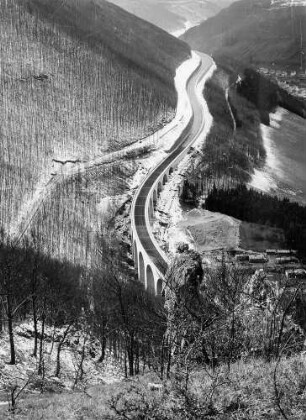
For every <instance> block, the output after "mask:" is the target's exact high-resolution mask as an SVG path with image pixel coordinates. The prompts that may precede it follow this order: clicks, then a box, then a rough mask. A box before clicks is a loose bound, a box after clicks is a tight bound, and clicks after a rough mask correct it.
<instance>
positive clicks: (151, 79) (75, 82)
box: [0, 0, 188, 229]
mask: <svg viewBox="0 0 306 420" xmlns="http://www.w3.org/2000/svg"><path fill="white" fill-rule="evenodd" d="M68 3H69V2H65V8H63V7H59V6H60V5H61V4H62V2H57V1H55V2H52V5H51V4H50V2H49V5H47V4H46V2H44V1H26V2H19V1H18V0H6V1H4V2H2V3H1V27H0V36H1V45H0V51H1V56H2V57H5V59H3V60H1V64H0V86H1V92H2V95H1V109H2V112H1V115H0V125H1V131H0V163H1V173H0V221H1V224H2V226H3V227H4V228H5V229H7V228H8V227H9V226H10V225H11V223H12V222H13V221H14V220H15V219H16V217H17V215H18V212H19V210H20V208H21V206H22V204H23V203H24V202H25V201H26V200H30V199H31V197H32V195H33V191H34V190H35V188H36V187H37V185H38V182H39V181H40V180H41V179H42V178H43V177H45V178H48V176H50V173H51V172H52V168H53V159H54V158H57V159H62V160H65V159H80V160H87V159H88V158H89V157H90V158H93V157H95V156H99V155H101V154H102V155H103V153H105V152H106V151H109V150H114V149H119V148H121V147H122V146H123V145H126V144H128V143H132V142H133V141H135V140H137V139H139V138H142V137H144V136H146V135H147V134H149V133H151V132H152V131H154V130H155V129H156V128H157V127H159V126H160V124H161V123H164V122H165V121H167V120H169V119H171V118H172V116H173V108H174V106H175V102H176V94H175V91H174V87H173V80H172V76H173V73H174V69H175V66H176V65H177V64H178V63H179V62H180V60H183V59H184V58H185V56H186V55H188V49H187V47H184V44H181V43H180V42H179V41H176V40H174V42H175V43H174V45H172V44H171V40H172V38H171V39H170V37H169V36H168V35H167V34H164V32H162V31H160V30H159V32H158V33H156V32H155V33H154V37H153V40H155V41H156V48H155V49H154V53H153V54H152V55H151V56H150V52H149V49H147V50H146V52H145V54H143V57H142V60H143V63H145V65H144V66H141V63H140V57H141V54H142V48H144V49H145V48H147V47H148V45H147V44H146V42H145V41H144V42H143V43H142V44H139V45H137V54H136V55H135V54H134V53H133V51H134V50H135V45H134V49H132V47H131V46H130V47H129V48H128V46H127V45H123V44H120V40H118V39H117V41H116V45H117V50H113V49H112V42H111V41H112V36H113V34H112V31H113V32H114V26H116V24H117V25H119V24H122V22H123V21H124V16H125V15H126V14H125V15H122V14H121V15H120V14H119V16H120V19H121V20H119V21H118V22H117V23H116V20H115V16H116V14H114V11H113V10H112V9H111V8H110V5H108V6H107V7H106V3H104V2H100V6H99V7H98V6H97V4H98V3H97V4H96V9H95V8H92V7H91V6H89V3H88V2H87V1H85V0H84V1H79V2H75V3H72V2H70V3H69V4H68ZM63 4H64V3H63ZM29 5H30V6H31V7H28V6H29ZM47 6H48V7H47ZM97 7H98V9H97ZM113 7H114V6H113ZM52 8H55V9H56V10H57V11H58V13H59V12H60V16H57V15H56V14H54V15H52V16H53V17H52V16H51V15H50V14H48V13H49V12H51V11H52ZM103 8H104V9H103ZM95 10H98V11H99V13H98V14H97V15H93V12H94V11H95ZM44 11H45V12H46V15H44V14H43V12H44ZM54 11H55V10H54ZM85 11H89V12H90V13H89V12H88V17H87V19H85V18H84V16H85V15H84V13H85ZM68 12H70V15H69V16H70V20H69V19H68V17H67V16H68ZM82 12H83V14H82V15H80V13H82ZM108 15H109V17H110V18H109V24H108V25H104V26H103V22H104V23H105V20H106V21H107V17H108ZM93 16H96V18H97V20H96V21H95V25H96V27H95V29H96V30H97V28H98V27H101V25H102V26H103V29H104V32H102V36H101V37H100V38H97V37H93V34H92V33H91V31H92V27H91V26H90V23H92V22H91V21H90V19H93ZM51 17H52V19H50V18H51ZM80 17H82V19H83V20H82V19H81V18H80ZM102 17H103V20H102ZM99 19H100V20H99ZM135 19H136V18H135ZM131 25H133V19H132V18H131V17H129V19H128V20H126V21H124V29H122V30H123V32H125V31H130V32H131V36H130V37H128V39H129V42H130V43H131V44H132V43H133V42H135V43H136V42H137V40H138V39H139V38H140V36H141V33H142V37H143V38H144V39H145V38H146V36H144V33H145V34H148V32H150V30H151V26H150V25H149V24H146V23H145V22H142V23H141V25H140V24H139V22H138V20H137V21H135V22H134V26H133V27H132V26H131ZM67 27H68V28H67ZM142 31H144V32H142ZM135 33H136V34H137V36H135V35H133V34H135ZM106 35H107V36H106ZM163 35H165V36H166V37H167V38H166V40H165V42H164V45H162V42H163ZM103 36H104V37H103ZM120 36H121V35H120V34H118V33H117V34H116V37H119V38H120ZM116 37H114V39H116ZM123 39H125V38H123ZM169 39H170V40H169ZM157 40H159V43H157ZM114 42H115V41H114ZM182 45H183V47H182V51H183V52H182V53H181V55H180V54H178V58H174V56H175V53H176V52H178V51H179V48H180V46H182ZM123 51H124V54H123ZM158 57H159V60H160V61H158ZM171 57H172V58H171ZM167 59H168V60H167ZM155 60H156V66H155V67H154V66H153V65H152V72H151V73H150V74H148V73H147V72H146V70H145V67H146V66H147V65H150V63H152V62H153V61H155ZM163 60H164V61H165V63H166V64H161V62H163Z"/></svg>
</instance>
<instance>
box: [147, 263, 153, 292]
mask: <svg viewBox="0 0 306 420" xmlns="http://www.w3.org/2000/svg"><path fill="white" fill-rule="evenodd" d="M147 290H148V292H149V293H152V294H154V295H155V281H154V274H153V271H152V268H151V266H150V265H147Z"/></svg>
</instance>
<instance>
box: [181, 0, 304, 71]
mask: <svg viewBox="0 0 306 420" xmlns="http://www.w3.org/2000/svg"><path fill="white" fill-rule="evenodd" d="M271 3H272V2H271V0H255V1H253V0H252V1H251V0H240V1H237V2H235V3H233V4H232V5H231V6H230V7H228V8H227V9H224V10H222V11H221V12H220V13H219V14H218V15H217V16H214V17H212V18H210V19H208V20H207V21H205V22H203V23H202V24H201V25H200V26H198V27H196V28H192V29H190V30H189V31H188V32H187V33H186V34H185V35H184V36H183V39H184V40H186V41H187V42H188V43H189V44H190V45H191V46H192V48H195V49H199V50H201V51H205V52H207V53H210V54H213V55H214V56H215V55H225V56H227V57H232V58H235V59H236V60H240V61H243V62H245V63H248V64H254V65H266V66H271V65H275V66H277V67H279V66H282V67H285V68H294V69H297V68H299V67H300V61H301V53H302V54H303V53H304V54H305V53H306V44H305V43H302V45H301V39H305V36H306V7H305V6H300V7H299V6H296V7H289V5H288V6H287V7H282V8H278V7H271Z"/></svg>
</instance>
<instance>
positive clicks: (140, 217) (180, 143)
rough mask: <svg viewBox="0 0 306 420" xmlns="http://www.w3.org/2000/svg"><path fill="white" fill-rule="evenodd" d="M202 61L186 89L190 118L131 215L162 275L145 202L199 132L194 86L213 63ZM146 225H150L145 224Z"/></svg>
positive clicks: (200, 121)
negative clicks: (156, 182)
mask: <svg viewBox="0 0 306 420" xmlns="http://www.w3.org/2000/svg"><path fill="white" fill-rule="evenodd" d="M199 55H200V56H201V59H202V63H201V66H200V67H199V68H198V70H197V71H196V72H195V73H194V74H193V76H192V77H191V79H190V80H189V82H188V85H187V92H188V95H189V98H190V102H191V106H192V111H193V117H192V119H191V121H190V123H189V124H188V126H187V127H186V129H185V130H184V132H183V133H182V135H181V136H180V137H179V138H178V140H177V141H176V143H175V144H174V146H173V147H172V148H171V149H170V150H169V155H168V156H167V157H166V158H165V159H164V160H163V161H162V162H161V163H160V164H159V165H158V166H157V168H156V169H155V170H154V171H153V172H151V174H150V175H149V176H148V178H147V179H146V181H145V182H144V184H143V185H142V186H141V190H140V191H139V192H138V197H137V199H136V203H135V212H134V214H133V215H132V217H134V223H135V227H136V230H137V234H138V237H139V239H140V241H141V243H142V245H143V248H144V249H145V250H146V252H147V254H148V256H149V258H150V260H151V261H152V263H153V264H154V265H155V266H156V268H157V269H158V270H159V271H160V272H161V273H162V274H163V275H165V274H166V271H167V268H168V264H167V262H166V261H165V260H164V258H163V257H162V255H161V254H160V253H159V250H158V249H157V248H156V247H155V244H154V243H153V242H152V239H151V238H150V235H149V232H148V228H147V224H146V214H145V202H146V198H147V196H148V194H149V192H150V190H151V188H152V186H153V184H154V182H155V181H156V179H157V178H158V177H159V175H160V174H161V173H162V172H163V171H164V170H165V169H166V168H167V167H169V166H171V164H172V162H173V161H174V159H175V158H176V157H177V156H178V155H179V154H180V153H182V152H183V151H184V150H185V149H186V148H188V147H189V146H190V145H191V144H192V143H194V142H195V140H196V139H197V137H198V135H199V134H200V133H201V131H202V129H203V119H204V110H203V108H202V105H201V104H200V103H199V100H198V98H197V95H196V93H195V92H196V86H197V84H198V82H199V81H200V80H201V79H202V78H203V77H204V76H205V74H206V73H207V72H208V70H209V69H210V68H211V66H212V65H213V60H212V59H211V58H210V57H209V56H207V55H205V54H200V53H199ZM148 226H149V224H148Z"/></svg>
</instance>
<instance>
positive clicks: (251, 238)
mask: <svg viewBox="0 0 306 420" xmlns="http://www.w3.org/2000/svg"><path fill="white" fill-rule="evenodd" d="M239 236H240V248H242V249H250V250H252V251H259V252H261V251H265V250H266V249H282V248H284V247H285V243H286V241H285V235H284V231H283V230H282V229H278V228H273V227H270V226H266V225H258V224H255V223H246V222H241V224H240V226H239Z"/></svg>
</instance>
